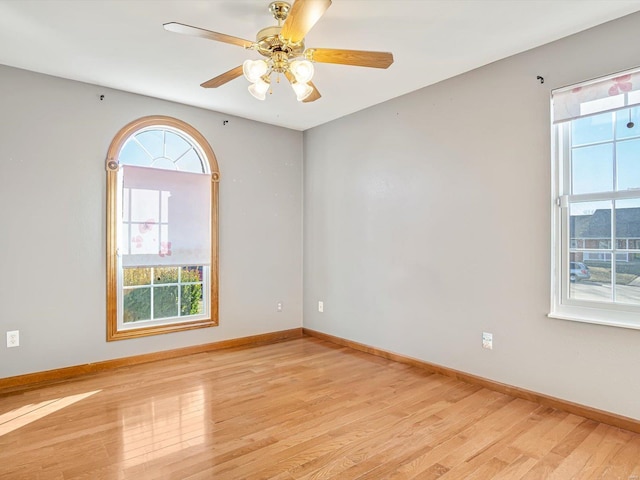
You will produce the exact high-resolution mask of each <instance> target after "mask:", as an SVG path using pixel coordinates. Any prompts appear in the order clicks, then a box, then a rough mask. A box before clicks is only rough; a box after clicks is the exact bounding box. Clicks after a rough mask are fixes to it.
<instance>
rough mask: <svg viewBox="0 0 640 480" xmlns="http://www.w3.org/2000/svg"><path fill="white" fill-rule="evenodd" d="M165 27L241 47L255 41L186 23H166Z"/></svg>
mask: <svg viewBox="0 0 640 480" xmlns="http://www.w3.org/2000/svg"><path fill="white" fill-rule="evenodd" d="M164 29H165V30H167V31H169V32H174V33H181V34H183V35H191V36H192V37H201V38H208V39H209V40H215V41H216V42H224V43H230V44H231V45H238V46H239V47H244V48H250V47H251V45H253V42H251V41H249V40H245V39H244V38H238V37H233V36H231V35H225V34H224V33H218V32H212V31H211V30H205V29H203V28H198V27H192V26H190V25H184V24H183V23H176V22H171V23H165V24H164Z"/></svg>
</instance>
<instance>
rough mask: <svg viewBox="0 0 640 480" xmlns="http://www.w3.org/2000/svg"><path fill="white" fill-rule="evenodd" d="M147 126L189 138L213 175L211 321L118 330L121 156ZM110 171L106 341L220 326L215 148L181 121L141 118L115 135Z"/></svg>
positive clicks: (109, 157) (108, 158)
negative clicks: (124, 146) (202, 153)
mask: <svg viewBox="0 0 640 480" xmlns="http://www.w3.org/2000/svg"><path fill="white" fill-rule="evenodd" d="M148 127H159V128H163V127H170V128H174V129H176V130H180V131H182V132H184V133H186V134H187V135H189V136H190V137H191V138H192V139H193V140H194V141H195V142H196V143H197V144H198V146H199V147H200V148H201V149H202V151H203V152H204V155H205V160H206V161H207V162H208V163H209V169H210V172H211V266H210V269H209V270H210V281H209V289H210V290H209V302H210V305H209V318H205V319H200V320H195V321H191V322H179V323H171V324H164V325H154V326H147V327H140V328H131V329H126V330H124V329H118V280H117V279H118V257H117V255H118V252H117V248H118V238H117V235H118V224H117V222H118V215H117V205H118V195H119V192H118V171H119V169H120V164H119V160H118V156H119V154H120V150H121V149H122V147H123V145H124V143H125V142H126V141H127V140H128V139H129V137H131V136H132V135H134V134H135V133H136V132H138V131H139V130H142V129H144V128H148ZM106 170H107V206H106V209H107V341H114V340H124V339H128V338H140V337H147V336H150V335H160V334H164V333H172V332H181V331H185V330H193V329H197V328H208V327H215V326H217V325H218V279H219V275H218V235H219V233H218V229H219V226H218V184H219V182H220V170H219V168H218V161H217V159H216V156H215V154H214V153H213V149H212V148H211V146H210V145H209V142H207V140H206V139H205V138H204V136H203V135H202V134H201V133H200V132H198V131H197V130H196V129H195V128H193V127H192V126H191V125H189V124H188V123H186V122H183V121H182V120H178V119H176V118H173V117H167V116H161V115H154V116H148V117H143V118H139V119H137V120H134V121H132V122H130V123H129V124H127V125H125V126H124V127H123V128H122V129H120V131H119V132H118V133H117V134H116V136H115V137H114V139H113V141H112V142H111V145H110V146H109V150H108V152H107V159H106Z"/></svg>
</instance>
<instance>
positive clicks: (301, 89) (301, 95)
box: [291, 82, 313, 102]
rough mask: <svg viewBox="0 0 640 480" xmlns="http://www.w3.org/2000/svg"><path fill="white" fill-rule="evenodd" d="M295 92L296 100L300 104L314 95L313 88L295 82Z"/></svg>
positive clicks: (293, 84) (292, 85) (293, 86)
mask: <svg viewBox="0 0 640 480" xmlns="http://www.w3.org/2000/svg"><path fill="white" fill-rule="evenodd" d="M291 87H292V88H293V91H294V92H295V93H296V98H297V99H298V101H299V102H301V101H303V100H304V99H305V98H307V97H308V96H309V95H311V94H312V93H313V87H312V86H311V85H309V84H306V83H300V82H293V83H292V84H291Z"/></svg>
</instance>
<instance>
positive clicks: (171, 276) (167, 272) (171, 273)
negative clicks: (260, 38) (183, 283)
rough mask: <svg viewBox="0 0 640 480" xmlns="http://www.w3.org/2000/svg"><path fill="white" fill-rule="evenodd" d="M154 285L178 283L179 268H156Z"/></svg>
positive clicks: (154, 270)
mask: <svg viewBox="0 0 640 480" xmlns="http://www.w3.org/2000/svg"><path fill="white" fill-rule="evenodd" d="M153 283H155V284H158V283H178V267H156V268H154V269H153Z"/></svg>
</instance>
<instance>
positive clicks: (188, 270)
mask: <svg viewBox="0 0 640 480" xmlns="http://www.w3.org/2000/svg"><path fill="white" fill-rule="evenodd" d="M181 275H182V277H181V280H180V281H181V283H188V282H202V278H203V277H202V266H197V267H194V266H189V267H182V273H181Z"/></svg>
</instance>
